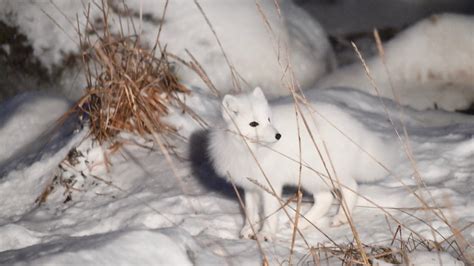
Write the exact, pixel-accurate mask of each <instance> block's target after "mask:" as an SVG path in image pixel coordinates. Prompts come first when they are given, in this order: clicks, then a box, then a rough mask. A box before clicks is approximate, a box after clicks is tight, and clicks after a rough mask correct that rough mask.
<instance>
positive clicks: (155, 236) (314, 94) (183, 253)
mask: <svg viewBox="0 0 474 266" xmlns="http://www.w3.org/2000/svg"><path fill="white" fill-rule="evenodd" d="M196 95H197V96H194V97H197V98H195V99H194V100H190V101H189V102H188V104H190V105H191V107H198V106H201V109H199V108H196V109H197V110H199V111H200V114H201V115H202V116H203V117H204V118H205V119H206V120H207V121H208V122H209V123H210V124H212V121H213V120H215V119H217V118H216V117H215V110H216V108H218V101H216V100H215V99H214V98H213V97H212V96H208V95H207V96H206V95H204V94H196ZM308 97H311V98H312V99H315V98H317V99H318V100H319V101H321V102H329V103H333V104H338V105H339V106H342V107H343V108H345V109H346V110H347V111H348V112H350V113H351V114H352V115H354V116H355V117H359V118H360V119H362V118H364V119H362V122H363V123H364V124H365V125H366V126H368V127H369V128H371V129H372V130H374V131H376V132H378V133H379V134H385V135H387V136H390V135H392V136H393V129H392V128H391V127H390V125H389V124H388V122H387V120H386V119H385V117H384V115H383V109H382V107H381V106H380V101H379V99H377V98H376V97H373V96H370V95H368V94H365V93H361V92H359V91H356V90H353V89H344V88H340V89H333V90H322V91H318V90H310V91H308ZM354 98H357V99H359V101H358V103H357V104H355V103H354V101H353V99H354ZM32 99H35V100H32ZM198 99H199V100H198ZM54 102H56V107H58V106H59V107H60V106H61V105H62V104H64V103H63V102H61V101H59V100H58V99H55V98H50V97H46V96H38V95H28V96H20V97H18V98H16V99H13V100H12V102H7V103H6V104H5V105H4V106H13V104H12V103H15V105H14V106H19V108H18V109H17V110H10V109H9V108H6V109H7V110H9V111H8V112H6V113H2V114H4V115H3V116H2V117H3V119H5V118H6V117H8V118H9V120H11V121H14V120H18V121H23V123H22V124H23V126H24V127H28V128H30V132H28V131H26V130H24V129H22V128H18V129H16V130H9V131H4V132H6V133H4V134H6V135H2V137H3V136H17V137H18V140H19V141H17V142H16V143H17V144H21V143H22V140H24V139H26V140H25V141H26V143H29V140H28V138H26V137H22V135H27V134H31V132H41V131H42V130H44V128H45V127H44V125H47V124H49V123H50V121H51V117H54V116H55V115H54V114H56V117H57V116H58V115H59V114H61V113H62V111H61V110H64V109H61V108H58V110H59V112H51V110H48V108H51V106H52V104H51V103H54ZM385 102H386V103H387V106H388V110H389V112H391V113H393V114H396V111H397V110H398V107H397V106H396V104H394V103H393V102H391V101H389V100H386V101H385ZM202 103H205V105H204V106H206V107H205V108H203V105H202ZM66 106H67V105H66ZM211 106H212V107H211ZM20 107H21V108H20ZM25 110H27V111H25ZM38 110H48V111H47V112H45V113H40V112H39V111H38ZM206 110H207V111H206ZM404 112H405V115H406V120H405V125H406V126H407V129H408V132H409V134H410V142H411V145H412V148H413V153H414V156H415V158H416V160H417V163H418V166H419V170H420V172H421V173H422V177H423V181H424V182H425V186H426V188H423V187H420V188H418V187H417V186H416V182H415V180H414V179H413V170H412V168H411V167H410V163H409V162H407V161H406V162H405V163H402V164H400V165H399V166H398V169H397V171H396V172H397V173H399V176H400V178H401V180H402V181H403V182H404V183H405V184H407V185H408V186H411V187H412V188H413V189H414V190H415V191H418V193H419V194H420V195H423V197H424V198H425V199H426V200H427V202H429V204H430V205H431V204H433V205H434V204H436V206H444V207H445V208H444V209H443V213H444V214H445V215H446V217H447V219H448V220H449V221H450V222H455V224H456V225H457V226H458V227H459V228H462V227H464V226H466V225H468V224H469V223H471V222H472V221H474V216H473V214H472V209H473V208H474V206H473V205H472V202H473V201H472V199H473V198H474V194H473V192H472V190H471V189H470V188H471V187H472V185H474V184H473V181H472V180H473V179H472V173H473V172H474V160H473V158H474V149H473V147H474V138H473V135H472V132H474V123H473V121H472V119H467V118H469V117H468V116H465V115H461V114H454V113H447V112H442V111H430V112H423V111H416V110H414V109H411V108H406V109H405V110H404ZM34 114H37V115H38V116H37V117H35V119H25V118H26V117H31V116H32V115H34ZM45 114H49V116H48V115H45ZM172 116H174V117H178V116H177V114H174V115H172ZM185 116H186V115H182V117H181V119H175V120H173V119H170V121H177V123H180V124H182V125H186V126H187V128H185V129H184V131H183V132H192V131H193V129H194V130H197V129H199V126H198V125H193V124H191V123H189V122H186V121H189V120H187V119H188V118H186V117H185ZM446 116H450V119H445V118H444V117H446ZM420 117H425V118H427V119H425V120H424V121H421V120H419V118H420ZM437 117H438V118H440V121H438V120H436V119H435V118H437ZM22 119H23V120H22ZM430 119H431V120H430ZM430 121H432V122H431V123H430ZM453 121H457V122H456V123H453ZM72 124H74V123H72ZM58 130H59V132H56V133H53V132H51V131H49V132H47V133H46V134H39V135H36V136H37V137H36V138H35V139H36V141H38V142H44V141H45V140H47V139H50V138H51V135H59V136H56V137H55V138H54V139H53V140H52V141H53V143H55V144H57V145H54V146H56V147H55V148H46V147H44V146H39V147H40V148H37V149H28V150H27V154H29V155H30V156H29V157H33V158H35V160H32V161H31V162H29V163H27V164H21V163H18V165H17V166H16V167H14V169H15V170H10V171H8V173H7V174H6V175H5V174H4V175H3V177H2V178H1V179H0V195H1V198H2V201H3V204H2V205H1V206H0V224H1V225H0V234H1V239H2V241H1V245H0V250H2V252H0V263H2V264H11V263H20V264H55V265H56V264H57V265H60V264H67V263H68V262H72V261H73V262H74V263H78V264H85V263H87V264H180V265H181V264H183V265H187V264H205V265H207V264H222V263H233V264H234V263H235V264H243V263H245V264H249V265H252V264H254V265H255V264H259V263H260V260H261V255H260V253H259V250H258V247H257V246H256V243H255V241H252V240H241V239H239V238H238V232H239V230H240V226H241V225H242V222H243V221H242V214H241V211H240V207H239V204H238V201H237V200H236V198H235V196H234V194H233V190H232V188H231V187H229V185H228V184H227V185H226V184H225V183H218V182H219V181H218V180H215V178H217V177H215V176H213V173H212V169H209V164H208V162H206V157H205V156H203V154H202V152H203V151H202V149H203V147H205V145H206V135H205V134H202V133H200V134H201V136H198V135H197V134H198V133H196V132H194V133H193V135H192V139H191V141H190V143H191V144H190V145H192V146H191V149H193V150H194V151H193V152H194V156H191V158H190V160H191V161H181V160H177V159H174V161H173V164H174V165H175V167H176V168H177V169H178V173H177V174H178V176H177V177H176V176H174V174H173V171H172V169H171V167H170V165H169V164H168V163H167V161H166V160H165V159H164V156H163V154H161V153H160V152H159V150H158V151H157V150H150V149H148V148H140V147H138V146H136V145H125V146H124V148H123V150H122V151H121V152H119V153H114V154H110V155H109V156H110V157H109V158H110V159H111V160H112V165H113V167H111V169H110V172H105V171H103V170H104V169H102V170H100V169H99V170H91V171H90V172H86V176H88V177H87V178H83V177H79V178H76V180H77V183H75V185H74V186H75V187H77V188H79V189H78V190H75V191H72V193H71V194H70V195H71V200H70V201H67V202H65V198H66V194H67V193H65V188H64V187H62V186H58V185H57V186H55V190H53V192H51V194H50V196H49V197H48V200H47V201H46V202H45V203H43V204H42V205H40V206H37V205H35V204H34V201H35V199H36V198H37V197H38V196H39V195H40V193H41V191H42V190H43V189H44V187H45V186H46V185H47V184H48V182H47V181H50V180H51V179H52V177H53V175H54V174H55V173H56V174H57V171H58V168H57V165H58V164H59V162H60V161H61V160H62V159H63V158H64V157H65V156H66V154H67V152H68V151H69V149H70V148H71V146H72V145H75V146H77V143H78V141H80V140H82V139H83V138H84V131H83V130H77V129H75V127H72V126H68V125H64V126H61V127H59V129H58ZM72 132H76V133H72ZM129 137H130V136H129ZM196 138H198V141H196ZM199 138H200V139H199ZM193 139H194V140H193ZM177 145H178V146H179V147H180V150H181V151H183V150H186V149H187V145H186V144H185V143H179V142H178V143H177ZM77 147H78V148H77V149H78V150H82V151H83V152H84V154H87V155H86V156H87V158H88V159H89V160H91V161H90V162H89V163H91V164H94V162H95V163H100V160H102V157H101V156H98V155H97V154H99V155H100V154H101V153H100V152H98V149H99V151H100V147H97V146H95V147H94V146H93V145H92V144H91V142H89V141H87V139H86V141H82V144H81V145H78V146H77ZM12 157H13V158H14V159H13V161H15V160H20V159H19V158H16V157H15V155H11V156H9V157H8V158H5V157H3V159H2V164H3V163H4V162H5V161H6V160H10V161H12V159H11V158H12ZM93 161H94V162H93ZM81 167H82V168H81ZM81 167H79V168H78V169H79V170H80V171H83V170H86V169H91V168H87V167H84V166H81ZM7 169H11V168H7ZM69 172H71V171H70V170H69ZM93 174H96V175H98V176H100V178H101V179H94V178H92V177H91V176H92V175H93ZM214 175H215V174H214ZM64 178H66V177H64ZM213 178H214V179H213ZM108 181H110V182H111V184H110V183H107V182H108ZM427 191H430V194H427ZM361 193H362V195H363V196H364V197H367V198H368V199H370V200H371V202H372V201H373V202H376V203H377V204H379V205H381V206H384V207H387V209H386V211H387V212H388V213H390V214H391V215H393V216H394V217H396V219H397V220H398V221H399V222H400V223H402V224H405V225H406V226H407V227H408V228H410V230H414V231H415V232H419V234H420V237H423V238H425V239H431V240H437V241H440V240H441V239H442V237H449V236H450V235H451V234H452V232H451V231H450V229H449V227H448V226H447V225H446V224H445V223H444V222H442V221H440V220H439V219H438V218H436V217H435V216H433V215H432V213H431V212H429V211H424V210H423V209H422V208H420V207H421V204H420V202H419V201H418V200H417V199H416V198H415V197H414V195H413V194H411V193H410V192H409V191H407V187H406V186H403V185H402V184H401V183H400V182H399V181H397V180H396V179H393V178H389V179H386V180H384V181H382V182H380V183H375V184H365V185H362V186H361ZM428 195H429V196H428ZM358 206H359V207H358V208H356V210H355V213H354V219H355V222H356V225H357V229H358V231H359V234H360V236H361V238H362V240H363V241H364V243H377V244H381V243H389V242H390V240H391V238H392V237H393V232H391V231H390V230H389V229H388V228H389V225H388V224H387V221H386V220H385V218H384V215H385V214H384V212H383V211H381V210H379V209H378V208H377V207H375V208H374V205H373V204H372V203H370V202H366V201H364V200H360V201H359V204H358ZM303 207H304V208H307V207H309V203H305V204H304V206H303ZM411 208H413V210H412V211H411V214H410V215H408V214H405V213H404V212H401V211H399V210H405V212H407V211H409V210H410V209H411ZM335 211H336V206H333V209H332V211H331V212H332V213H334V212H335ZM413 216H417V217H422V218H423V219H424V220H425V221H427V222H428V224H430V225H431V226H432V227H433V228H434V229H435V230H436V232H437V233H436V234H433V231H432V229H430V227H429V226H427V225H426V224H425V223H423V222H420V221H419V220H417V219H416V218H414V217H413ZM280 219H281V220H285V219H286V218H285V217H284V215H281V217H280ZM320 222H321V228H322V229H323V230H324V232H325V233H327V234H328V235H329V236H330V237H331V238H332V239H333V240H335V241H336V242H338V243H345V242H346V241H347V239H350V238H351V232H350V229H349V228H348V227H347V226H343V227H338V228H331V227H329V226H328V223H329V221H328V219H322V221H320ZM389 224H390V227H392V228H393V227H396V223H395V222H394V221H393V220H390V219H389ZM280 229H281V230H280V232H279V234H278V238H277V240H276V241H275V242H272V243H264V251H265V252H266V254H267V256H269V259H270V261H271V262H273V263H277V262H282V261H284V260H285V259H287V258H288V256H289V248H290V245H289V243H290V242H291V241H290V237H291V230H290V227H289V225H288V223H283V224H282V225H281V228H280ZM392 230H393V229H392ZM469 231H471V232H472V229H467V230H466V231H464V232H469ZM405 234H406V235H409V234H408V233H407V232H405ZM464 237H466V238H467V240H468V241H472V240H473V239H474V235H472V234H468V233H467V234H464ZM305 238H306V240H307V241H309V243H310V244H311V245H315V246H316V245H317V243H328V239H327V238H325V237H324V236H323V235H321V234H320V233H318V232H317V231H311V230H310V231H308V232H305ZM449 251H450V255H448V253H446V254H445V255H442V258H443V259H442V262H443V265H446V264H445V262H446V263H447V262H449V263H461V262H459V261H457V260H456V259H454V258H452V256H456V253H455V252H453V251H452V250H449ZM307 253H308V250H307V247H305V244H304V242H302V240H301V239H298V240H297V242H296V250H295V254H294V255H293V256H294V258H296V259H301V260H308V258H306V257H305V255H306V254H307ZM423 254H425V253H423ZM423 254H422V255H418V254H417V253H414V254H413V260H414V261H416V259H420V258H418V257H419V256H425V255H423ZM426 254H428V255H430V256H431V257H429V260H435V259H437V258H438V257H437V253H426ZM433 254H434V255H433ZM423 258H424V257H423ZM445 258H449V260H445ZM424 260H428V259H424ZM415 265H418V264H415ZM458 265H462V264H458Z"/></svg>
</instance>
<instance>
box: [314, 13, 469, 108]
mask: <svg viewBox="0 0 474 266" xmlns="http://www.w3.org/2000/svg"><path fill="white" fill-rule="evenodd" d="M384 49H385V57H386V60H387V66H388V69H389V72H390V77H391V79H392V81H393V84H394V88H395V90H396V91H397V92H398V93H399V95H400V98H401V103H402V104H407V105H410V106H412V107H415V108H417V109H427V108H434V107H435V105H436V106H438V107H441V108H443V109H446V110H449V111H453V110H456V109H463V108H466V107H469V105H470V104H471V103H472V102H474V17H472V16H464V15H454V14H443V15H437V16H433V17H430V18H427V19H425V20H422V21H420V22H418V23H417V24H415V25H413V26H411V27H410V28H408V29H407V30H405V31H403V32H401V33H400V34H399V35H398V36H396V37H395V38H394V39H392V40H391V41H389V42H388V43H386V44H385V45H384ZM366 61H367V64H368V67H369V69H370V72H371V75H372V76H373V78H374V79H375V81H376V83H377V86H378V88H379V90H380V94H381V95H382V96H385V97H389V98H392V99H394V96H393V93H392V89H391V86H390V81H389V79H388V76H387V74H386V72H385V69H384V66H383V64H382V60H381V59H380V57H379V56H375V57H373V58H369V59H366ZM334 86H347V87H353V88H358V89H361V90H364V91H367V92H369V93H372V94H376V92H375V90H374V89H373V87H372V86H371V84H370V81H369V80H368V78H367V76H366V74H365V70H364V68H363V67H362V64H361V63H360V62H356V63H354V64H352V65H349V66H347V67H343V68H341V69H339V70H337V71H335V72H334V73H333V74H332V75H329V76H327V77H325V78H324V79H322V80H321V81H320V82H318V84H317V87H318V88H328V87H334Z"/></svg>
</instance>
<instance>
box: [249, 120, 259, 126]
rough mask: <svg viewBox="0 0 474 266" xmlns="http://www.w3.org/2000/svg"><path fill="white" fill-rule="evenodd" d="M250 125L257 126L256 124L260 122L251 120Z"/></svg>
mask: <svg viewBox="0 0 474 266" xmlns="http://www.w3.org/2000/svg"><path fill="white" fill-rule="evenodd" d="M249 125H250V126H251V127H256V126H258V122H255V121H253V122H250V124H249Z"/></svg>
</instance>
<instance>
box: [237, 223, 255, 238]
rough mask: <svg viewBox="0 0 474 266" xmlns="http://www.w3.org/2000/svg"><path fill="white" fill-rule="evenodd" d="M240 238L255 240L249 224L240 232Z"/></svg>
mask: <svg viewBox="0 0 474 266" xmlns="http://www.w3.org/2000/svg"><path fill="white" fill-rule="evenodd" d="M240 238H245V239H255V233H254V231H253V230H252V227H251V226H250V225H249V224H246V225H245V226H244V227H243V228H242V230H240Z"/></svg>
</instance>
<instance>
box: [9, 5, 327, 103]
mask: <svg viewBox="0 0 474 266" xmlns="http://www.w3.org/2000/svg"><path fill="white" fill-rule="evenodd" d="M165 2H166V1H164V0H160V1H155V0H143V1H134V0H127V1H125V3H126V5H127V6H128V8H129V10H124V8H123V6H122V4H121V2H120V1H118V2H113V1H110V2H109V3H110V5H111V7H112V8H111V13H110V16H109V21H110V24H111V25H110V30H111V31H112V32H118V31H119V30H121V28H120V21H119V17H118V15H117V14H118V13H122V16H123V17H122V23H123V24H125V25H126V24H127V22H126V21H127V20H131V21H133V23H134V25H135V30H136V31H137V32H138V33H141V41H143V42H144V43H145V44H147V45H148V46H150V47H151V46H153V45H154V43H155V40H156V37H157V34H158V31H159V28H160V26H159V23H160V20H161V16H162V13H163V10H164V6H165ZM88 3H89V1H86V0H81V1H74V2H71V3H69V2H64V1H57V0H56V1H47V2H37V1H21V2H19V3H17V2H7V3H5V4H4V7H3V9H2V10H0V19H3V20H5V21H7V22H8V23H9V24H11V25H17V26H18V27H19V29H20V31H21V32H22V33H24V34H25V35H26V36H28V38H29V41H30V42H31V44H32V46H33V49H34V54H35V56H36V57H38V58H39V59H40V61H41V62H42V63H43V64H44V65H45V66H47V67H49V68H51V66H53V65H58V64H61V62H62V60H63V59H64V58H63V57H64V55H65V54H69V53H77V52H78V47H79V45H78V37H77V36H78V35H77V33H76V32H77V30H76V25H77V22H76V15H78V16H77V19H79V25H81V27H85V18H84V15H83V12H82V10H84V8H86V7H87V4H88ZM258 3H259V4H258V6H257V5H256V3H255V1H254V0H225V1H223V0H207V1H200V5H201V6H202V9H203V11H204V13H205V14H206V16H207V18H208V19H209V21H210V23H211V24H212V26H213V29H214V30H215V32H216V34H217V36H218V38H219V40H220V42H221V44H222V48H223V50H224V52H225V54H226V56H227V58H228V60H229V61H230V64H232V66H233V68H234V75H235V76H236V77H237V78H238V79H239V81H240V82H239V83H240V85H239V86H240V87H241V88H242V89H244V90H245V89H253V88H254V87H255V86H262V87H264V88H266V93H267V94H268V96H269V97H277V96H281V95H287V94H289V91H288V89H287V87H288V86H287V83H288V82H290V80H291V78H290V76H289V72H288V69H287V67H288V65H289V64H290V65H291V70H292V72H294V74H295V77H296V81H297V82H298V83H299V84H300V85H301V87H302V88H308V87H311V86H312V85H313V84H314V83H315V82H316V80H317V79H318V78H320V77H321V76H322V75H324V74H326V73H328V72H329V71H331V70H332V69H333V68H334V66H335V59H334V55H333V51H332V48H331V46H330V44H329V42H328V39H327V36H326V34H325V32H324V30H323V29H322V27H321V26H320V25H319V23H318V22H316V21H315V20H314V19H312V18H311V16H309V15H308V14H307V13H305V11H303V10H302V9H300V8H299V7H297V6H296V5H294V4H293V3H292V2H290V1H285V2H283V3H281V6H280V8H281V16H280V15H279V11H278V10H277V7H276V6H275V2H274V1H271V0H266V1H259V2H258ZM140 12H142V13H141V14H142V20H140ZM124 14H131V15H124ZM100 16H101V13H100V10H99V9H98V8H97V7H96V6H95V5H91V10H90V17H91V21H100V20H99V18H100ZM129 24H131V23H129ZM58 25H60V26H58ZM191 29H192V30H191ZM81 30H82V32H85V31H84V29H81ZM135 30H134V29H132V26H131V25H128V26H124V31H125V34H134V31H135ZM44 32H48V34H44ZM160 40H161V43H162V45H163V46H165V45H166V47H167V51H168V52H170V53H173V54H176V55H177V56H179V57H181V58H183V59H184V60H186V61H191V57H190V56H189V54H188V52H187V51H189V52H190V54H191V55H192V56H193V57H195V58H196V60H197V61H198V62H199V64H200V65H201V66H202V67H203V69H204V70H205V72H206V73H207V74H208V76H209V77H210V79H211V81H212V82H213V83H214V85H215V86H216V87H217V88H218V89H219V90H220V91H222V92H228V91H231V90H233V91H237V88H236V84H234V82H233V74H232V72H231V70H230V67H229V66H228V64H227V60H226V59H225V56H224V54H223V52H222V49H221V47H220V45H219V43H218V42H217V40H216V38H215V36H214V34H213V33H212V31H211V28H210V27H209V26H208V24H207V22H206V19H205V18H204V16H203V15H202V14H201V12H200V11H199V8H198V7H197V6H196V5H195V4H194V3H192V2H189V1H188V0H174V1H169V6H168V8H167V13H166V17H165V19H164V24H163V28H162V32H161V35H160ZM177 70H178V74H179V76H180V78H181V79H182V81H183V82H187V83H190V84H194V85H199V86H201V87H204V83H203V82H202V81H201V78H200V77H199V76H198V75H197V74H195V72H194V71H192V70H190V69H189V68H187V67H185V66H182V67H180V68H178V69H177Z"/></svg>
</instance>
